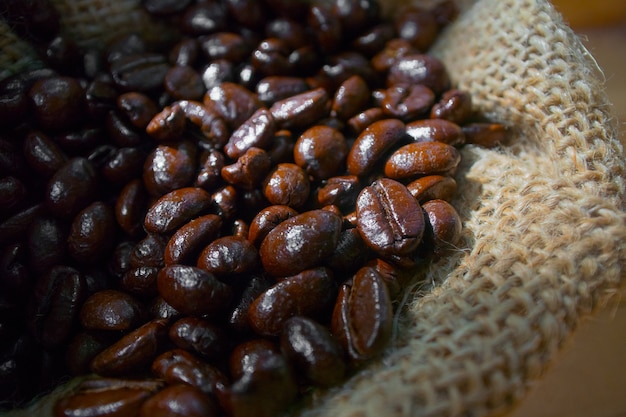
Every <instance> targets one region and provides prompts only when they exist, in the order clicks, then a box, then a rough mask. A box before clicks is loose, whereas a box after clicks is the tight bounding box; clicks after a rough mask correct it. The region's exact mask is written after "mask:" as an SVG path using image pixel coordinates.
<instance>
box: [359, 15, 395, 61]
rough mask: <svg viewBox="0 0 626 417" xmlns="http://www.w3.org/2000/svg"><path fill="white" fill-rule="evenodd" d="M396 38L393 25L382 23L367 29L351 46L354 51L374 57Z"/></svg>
mask: <svg viewBox="0 0 626 417" xmlns="http://www.w3.org/2000/svg"><path fill="white" fill-rule="evenodd" d="M395 36H396V30H395V28H394V26H393V24H391V23H389V22H380V23H379V24H377V25H374V26H371V27H369V28H365V29H364V31H363V32H361V33H360V34H359V36H357V37H356V38H355V39H354V40H353V41H352V43H351V44H350V45H351V46H352V48H353V49H355V50H356V51H358V52H360V53H362V54H363V55H365V56H367V57H373V56H374V55H376V54H377V53H379V52H380V51H382V50H383V49H384V48H385V45H386V44H387V42H389V41H390V40H392V39H393V38H394V37H395Z"/></svg>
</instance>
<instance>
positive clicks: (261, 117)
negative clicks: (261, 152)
mask: <svg viewBox="0 0 626 417" xmlns="http://www.w3.org/2000/svg"><path fill="white" fill-rule="evenodd" d="M275 133H276V122H275V120H274V117H273V116H272V114H271V113H270V112H269V111H268V110H267V109H266V108H261V109H259V110H257V111H255V112H254V113H253V114H252V115H251V116H250V118H249V119H247V120H245V121H244V122H243V123H242V124H241V125H239V127H238V128H237V129H235V131H234V132H233V134H232V135H231V137H230V139H228V142H227V143H226V145H225V146H224V152H225V153H226V155H228V156H229V157H230V158H233V159H237V158H239V157H241V156H242V155H243V154H244V153H245V152H246V151H247V150H248V149H250V148H252V147H255V148H261V149H266V148H269V146H270V145H271V143H272V139H274V134H275Z"/></svg>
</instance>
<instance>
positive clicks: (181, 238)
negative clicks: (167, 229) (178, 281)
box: [163, 214, 222, 265]
mask: <svg viewBox="0 0 626 417" xmlns="http://www.w3.org/2000/svg"><path fill="white" fill-rule="evenodd" d="M221 228H222V219H221V218H220V217H219V216H218V215H216V214H207V215H204V216H201V217H198V218H196V219H193V220H191V221H189V222H188V223H186V224H184V225H183V226H181V227H180V228H179V229H178V230H177V231H176V232H175V233H174V234H173V235H172V237H171V238H170V239H169V241H168V242H167V246H166V247H165V252H164V254H163V262H164V263H165V265H173V264H190V263H191V264H195V262H196V259H197V256H198V255H199V254H200V252H201V251H202V249H203V248H205V247H206V246H207V245H208V244H209V243H211V242H212V241H213V240H215V239H216V238H217V237H218V236H219V233H220V230H221Z"/></svg>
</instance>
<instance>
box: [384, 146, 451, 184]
mask: <svg viewBox="0 0 626 417" xmlns="http://www.w3.org/2000/svg"><path fill="white" fill-rule="evenodd" d="M460 161H461V154H460V153H459V151H458V150H457V149H456V148H454V147H453V146H450V145H447V144H445V143H441V142H417V143H410V144H408V145H404V146H402V147H401V148H399V149H398V150H396V151H395V152H394V153H393V154H392V155H391V156H390V157H389V159H388V160H387V162H386V164H385V175H386V176H387V177H389V178H393V179H410V178H415V177H418V176H421V175H432V174H446V173H452V172H454V170H455V169H456V167H457V166H458V164H459V162H460Z"/></svg>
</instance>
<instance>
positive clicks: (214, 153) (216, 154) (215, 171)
mask: <svg viewBox="0 0 626 417" xmlns="http://www.w3.org/2000/svg"><path fill="white" fill-rule="evenodd" d="M225 165H226V157H225V156H224V154H223V153H222V152H221V151H218V150H215V149H211V150H208V151H204V152H203V153H202V155H201V156H200V169H199V170H198V173H197V176H196V178H195V180H194V186H196V187H200V188H203V189H205V190H207V191H211V190H213V189H215V188H216V187H217V186H218V185H219V184H220V183H221V180H222V168H223V167H224V166H225Z"/></svg>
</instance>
